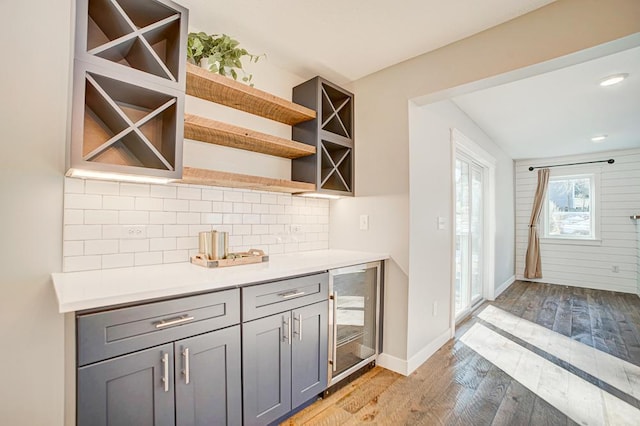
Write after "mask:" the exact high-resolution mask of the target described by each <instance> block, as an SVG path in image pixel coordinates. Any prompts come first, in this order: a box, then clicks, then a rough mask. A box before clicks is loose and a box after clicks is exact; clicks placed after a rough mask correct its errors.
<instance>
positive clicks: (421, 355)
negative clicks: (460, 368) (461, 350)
mask: <svg viewBox="0 0 640 426" xmlns="http://www.w3.org/2000/svg"><path fill="white" fill-rule="evenodd" d="M452 337H453V335H452V332H451V329H450V328H448V329H447V330H446V331H445V332H444V333H442V334H441V335H440V336H438V337H436V338H435V339H434V340H432V341H431V343H429V344H428V345H427V346H425V347H424V348H422V349H421V350H420V351H419V352H418V353H417V354H415V355H414V356H412V357H411V358H410V359H409V360H408V361H407V360H404V359H401V358H397V357H394V356H391V355H388V354H385V353H382V354H380V355H378V361H377V363H378V365H379V366H381V367H384V368H386V369H387V370H391V371H395V372H396V373H399V374H402V375H403V376H408V375H409V374H411V373H413V372H414V371H415V370H416V369H417V368H418V367H420V366H421V365H422V364H424V362H425V361H426V360H428V359H429V357H431V355H433V354H434V353H435V352H436V351H437V350H438V349H440V348H441V347H442V345H444V344H445V343H447V342H448V341H449V339H451V338H452Z"/></svg>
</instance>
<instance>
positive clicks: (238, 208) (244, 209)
mask: <svg viewBox="0 0 640 426" xmlns="http://www.w3.org/2000/svg"><path fill="white" fill-rule="evenodd" d="M233 212H234V213H251V204H247V203H233Z"/></svg>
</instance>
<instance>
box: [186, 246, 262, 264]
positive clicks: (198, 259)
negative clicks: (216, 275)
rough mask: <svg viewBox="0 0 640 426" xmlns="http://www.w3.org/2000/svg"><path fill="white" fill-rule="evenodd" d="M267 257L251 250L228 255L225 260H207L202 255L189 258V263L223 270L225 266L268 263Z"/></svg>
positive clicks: (260, 251) (255, 250)
mask: <svg viewBox="0 0 640 426" xmlns="http://www.w3.org/2000/svg"><path fill="white" fill-rule="evenodd" d="M268 261H269V256H267V255H266V254H264V251H262V250H258V249H251V250H249V251H247V252H242V253H229V256H228V257H227V258H226V259H216V260H210V259H207V258H206V257H205V256H204V255H203V254H196V255H195V256H191V263H193V264H194V265H198V266H204V267H205V268H224V267H226V266H237V265H250V264H252V263H262V262H268Z"/></svg>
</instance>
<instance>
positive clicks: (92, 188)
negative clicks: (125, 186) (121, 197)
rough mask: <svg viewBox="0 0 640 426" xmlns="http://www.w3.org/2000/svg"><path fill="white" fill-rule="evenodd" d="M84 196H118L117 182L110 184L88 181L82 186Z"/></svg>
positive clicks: (107, 182)
mask: <svg viewBox="0 0 640 426" xmlns="http://www.w3.org/2000/svg"><path fill="white" fill-rule="evenodd" d="M84 192H85V194H100V195H118V194H119V193H120V185H119V184H118V182H111V181H108V180H90V179H87V181H86V182H85V184H84Z"/></svg>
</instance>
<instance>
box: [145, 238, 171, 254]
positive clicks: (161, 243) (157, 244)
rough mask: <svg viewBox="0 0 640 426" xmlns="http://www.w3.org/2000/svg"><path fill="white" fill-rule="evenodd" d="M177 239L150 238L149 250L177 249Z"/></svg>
mask: <svg viewBox="0 0 640 426" xmlns="http://www.w3.org/2000/svg"><path fill="white" fill-rule="evenodd" d="M175 249H176V239H175V238H150V239H149V251H164V250H175Z"/></svg>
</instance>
